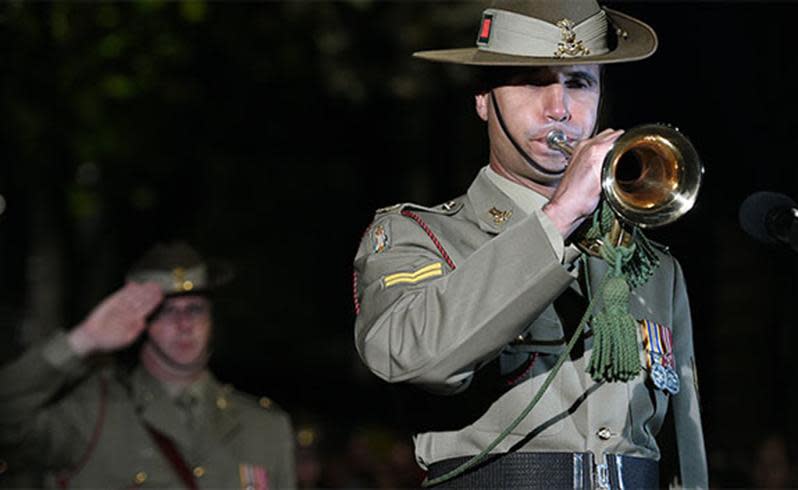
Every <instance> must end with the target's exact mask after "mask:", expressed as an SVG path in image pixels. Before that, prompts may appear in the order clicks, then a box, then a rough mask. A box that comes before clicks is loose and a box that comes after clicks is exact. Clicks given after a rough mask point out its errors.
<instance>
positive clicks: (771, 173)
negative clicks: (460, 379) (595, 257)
mask: <svg viewBox="0 0 798 490" xmlns="http://www.w3.org/2000/svg"><path fill="white" fill-rule="evenodd" d="M608 5H609V6H612V7H615V8H617V9H619V10H621V11H624V12H626V13H629V14H632V15H634V16H637V17H639V18H642V19H644V20H645V21H647V22H648V23H650V24H651V25H652V26H653V27H654V28H655V29H656V30H657V32H658V34H659V37H660V49H659V51H658V52H657V54H656V55H655V56H654V57H653V58H650V59H648V60H646V61H642V62H637V63H632V64H625V65H618V66H612V67H611V68H610V69H609V70H608V75H607V80H606V82H607V85H606V92H605V96H606V97H607V105H608V106H610V107H611V108H612V109H611V112H610V114H609V116H608V124H609V125H611V126H613V127H621V128H628V127H631V126H633V125H635V124H640V123H645V122H669V123H673V124H674V125H676V126H678V127H679V128H680V129H681V130H682V131H683V132H684V133H686V134H687V135H689V137H690V138H691V140H692V141H693V142H694V144H695V145H696V147H697V149H698V151H699V153H700V154H701V156H702V159H703V161H704V165H705V167H706V175H705V181H704V186H703V188H702V192H701V195H700V198H699V202H698V204H697V206H696V208H695V210H694V211H693V212H691V213H690V214H689V215H687V216H686V217H685V218H683V219H682V220H680V221H679V222H677V223H676V224H674V225H671V226H669V227H667V228H665V229H661V230H656V231H655V232H654V233H652V235H653V237H654V238H655V239H656V240H658V241H661V242H664V243H667V244H669V245H670V246H671V249H672V251H673V253H674V254H675V255H676V256H677V257H679V259H680V260H681V262H682V265H683V267H684V270H685V274H686V277H687V281H688V287H689V290H690V297H691V303H692V310H693V317H694V329H695V343H696V351H697V355H698V361H699V369H700V382H701V397H702V398H701V402H702V409H703V420H704V424H705V425H704V427H705V435H706V442H707V448H708V454H709V461H710V466H711V468H710V469H711V473H712V478H713V484H714V485H716V486H723V487H739V486H745V485H760V486H764V485H765V483H762V482H763V480H761V479H760V480H756V479H754V478H756V474H757V468H759V467H761V464H760V463H758V461H760V460H762V461H769V464H770V468H771V470H770V472H771V473H772V472H773V471H776V470H775V469H774V468H776V466H777V465H779V463H778V460H774V459H773V458H777V459H778V458H781V459H782V460H785V458H786V462H785V463H784V464H782V465H781V466H784V465H786V464H788V463H789V462H790V458H791V457H792V455H791V450H792V448H791V447H789V446H791V443H792V441H794V440H795V437H796V434H797V433H798V424H797V423H796V420H795V418H794V417H793V414H794V413H795V411H796V408H798V406H797V405H798V399H796V398H797V395H796V388H798V381H796V376H795V373H796V360H795V358H794V353H793V352H794V349H793V346H794V345H795V344H796V343H797V342H798V334H796V332H795V327H796V321H795V320H794V310H795V305H796V300H797V299H798V297H797V296H796V282H797V281H798V261H796V254H795V253H793V252H791V251H790V250H789V249H787V248H786V247H781V248H779V247H775V246H766V245H763V244H759V243H757V242H754V241H753V240H752V239H751V238H749V237H748V236H747V235H745V234H744V233H743V232H742V231H741V230H740V228H739V226H738V221H737V212H738V208H739V205H740V203H741V202H742V200H743V199H744V198H745V197H746V196H747V195H749V194H750V193H752V192H754V191H757V190H773V191H778V192H783V193H785V194H787V195H789V196H791V197H793V198H798V175H797V174H796V170H795V169H796V163H798V162H797V161H798V158H796V151H795V146H796V145H795V135H796V129H798V128H796V119H795V117H794V114H795V113H796V110H798V103H796V98H797V96H798V85H797V84H796V79H798V69H796V66H795V65H796V63H795V61H796V58H797V57H798V55H797V54H796V47H797V45H798V42H797V41H796V36H795V34H796V29H795V19H796V18H798V4H794V3H792V2H783V3H766V2H750V3H736V2H735V3H728V2H692V3H675V2H664V1H663V2H639V3H638V2H613V3H609V4H608ZM483 7H484V5H483V4H480V3H476V2H472V3H450V2H434V3H427V2H398V1H397V2H377V1H368V0H351V1H347V2H286V3H277V2H267V3H212V2H210V3H206V2H200V1H190V2H138V1H136V2H130V3H55V4H51V3H22V2H7V3H2V4H0V73H2V76H1V77H0V108H1V110H2V120H3V125H2V128H1V129H0V158H1V159H2V160H1V161H2V166H0V194H2V196H3V198H4V202H5V207H4V208H3V213H2V214H1V215H0V268H1V270H2V274H0V293H1V294H0V326H2V328H3V329H4V333H5V335H4V339H5V340H4V342H3V343H2V346H0V353H2V354H3V357H5V358H9V357H11V356H13V355H14V353H15V352H18V349H19V348H21V347H22V346H25V345H28V344H30V343H31V342H33V341H35V340H37V339H40V338H42V337H44V336H46V335H47V334H48V333H50V332H52V331H53V330H54V329H56V328H68V327H69V326H71V325H74V324H76V323H77V322H78V321H80V319H81V318H82V317H83V316H84V315H85V314H86V313H87V312H88V311H89V310H90V308H91V307H92V305H94V304H95V303H96V302H97V301H99V300H100V299H101V298H102V297H103V296H104V295H106V294H107V293H109V292H111V291H112V290H113V289H115V288H116V287H118V286H119V285H120V284H121V281H122V277H123V275H124V272H125V270H126V268H127V267H128V266H129V265H130V264H131V262H132V261H134V260H135V259H136V258H137V257H138V256H140V255H141V254H142V253H143V251H144V250H145V249H146V248H147V247H148V246H149V245H150V244H152V243H153V242H155V241H158V240H171V239H175V238H182V239H186V240H189V241H190V242H192V243H193V244H195V245H196V246H197V247H198V248H200V250H202V251H203V252H205V253H206V254H208V255H210V256H213V257H220V258H226V259H228V260H230V261H231V262H232V264H233V265H234V266H235V269H236V278H235V280H234V281H233V283H231V284H230V285H229V286H228V287H227V288H226V289H224V290H223V291H222V292H221V293H220V295H219V297H218V300H217V308H216V315H217V327H218V328H217V341H216V351H215V355H214V358H213V362H212V364H213V368H214V370H215V371H216V372H217V374H218V376H219V377H220V378H221V379H222V380H224V381H227V382H231V383H233V384H234V385H235V386H237V387H238V388H241V389H243V390H245V391H249V392H251V393H254V394H257V395H260V394H268V395H269V396H270V397H272V398H273V399H275V400H276V401H277V402H278V403H279V404H281V405H282V406H283V407H284V408H285V409H286V410H288V411H289V412H291V413H292V414H293V415H294V418H295V422H296V424H297V426H298V428H299V429H306V430H305V431H304V432H303V433H302V438H301V442H302V443H303V447H305V448H306V449H307V451H306V454H305V455H306V456H307V457H308V458H311V459H313V461H312V462H311V463H312V464H311V463H309V466H310V467H313V468H316V469H320V471H321V473H322V476H321V479H320V480H312V479H311V480H310V481H314V482H315V483H314V484H315V485H321V486H344V485H350V486H351V485H362V486H369V485H373V486H377V485H382V486H391V485H398V483H396V482H393V483H391V482H390V481H389V482H388V483H385V482H384V481H383V480H380V477H377V476H374V475H371V474H361V473H364V471H365V470H362V468H358V465H359V464H362V461H361V462H360V463H359V462H358V458H360V460H362V459H363V458H365V457H366V456H364V455H363V453H367V454H368V456H369V457H371V458H376V459H378V460H379V461H373V460H372V461H370V464H371V465H372V466H380V465H381V467H386V465H389V466H390V464H393V465H394V466H393V467H390V468H394V470H393V471H394V472H396V471H400V470H398V469H396V468H399V467H400V466H401V464H402V463H401V462H397V461H395V460H396V459H400V460H401V459H402V458H404V459H407V454H406V450H407V448H406V447H399V448H398V449H397V446H396V444H399V446H401V443H402V442H405V443H406V442H409V432H408V431H409V429H408V427H407V425H406V423H405V420H406V417H404V416H403V415H407V413H406V412H404V410H406V409H405V408H404V407H401V406H398V405H397V403H396V400H395V398H394V397H393V396H392V395H391V392H390V390H389V389H388V388H387V387H386V386H384V385H383V384H381V383H380V382H378V381H377V379H376V378H375V377H373V376H372V375H370V374H369V373H367V372H366V371H365V369H364V368H362V367H361V365H360V362H359V359H358V358H357V354H356V353H355V352H354V348H353V342H352V335H353V328H352V325H353V318H354V314H353V309H352V285H351V279H352V272H351V260H352V257H353V254H354V252H355V248H356V246H357V243H358V241H359V239H360V236H361V234H362V233H363V230H364V229H365V227H366V226H367V225H368V223H369V221H370V220H371V217H372V215H373V212H374V210H375V209H376V208H379V207H382V206H386V205H390V204H393V203H396V202H401V201H415V202H419V203H422V204H429V205H432V204H436V203H439V202H443V201H446V200H448V199H449V198H451V197H454V196H457V195H459V194H461V193H463V192H465V190H466V189H467V187H468V185H469V183H470V181H471V180H472V179H473V177H474V176H475V174H476V172H477V171H478V169H479V168H480V167H482V166H483V165H485V164H486V162H487V140H486V134H485V129H484V127H483V126H482V123H481V122H480V121H479V120H478V118H477V117H476V115H475V114H474V110H473V98H472V95H471V94H470V93H469V91H468V88H467V83H466V80H465V78H466V77H467V72H466V71H464V70H462V69H458V68H457V67H447V66H443V65H435V64H429V63H425V62H422V61H418V60H413V59H412V58H411V57H410V54H411V53H412V52H413V51H416V50H419V49H433V48H446V47H460V46H470V45H473V42H474V37H475V33H476V25H477V22H478V19H479V13H480V11H481V10H482V8H483ZM396 441H399V442H398V443H397V442H396ZM765 441H769V442H768V443H767V445H765V446H762V444H763V442H765ZM774 441H775V442H774ZM779 441H782V442H779ZM784 441H786V443H787V444H786V446H787V451H786V452H785V451H784V450H782V449H781V448H782V447H783V445H782V443H783V442H784ZM762 447H765V448H767V449H762ZM402 451H405V452H402ZM308 455H311V456H308ZM314 458H315V459H314ZM392 458H393V459H392ZM774 461H775V462H774ZM411 463H412V462H411ZM313 464H315V465H316V466H313ZM386 471H388V472H390V469H389V470H386ZM402 471H407V470H402ZM788 476H789V475H788ZM783 481H784V482H787V481H789V482H791V483H789V484H791V485H792V484H794V483H792V482H793V481H794V480H792V481H791V480H783ZM353 482H354V483H353ZM783 484H786V483H783Z"/></svg>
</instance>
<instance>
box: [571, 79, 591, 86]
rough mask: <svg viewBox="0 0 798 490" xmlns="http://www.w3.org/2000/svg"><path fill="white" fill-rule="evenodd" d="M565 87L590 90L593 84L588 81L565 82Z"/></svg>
mask: <svg viewBox="0 0 798 490" xmlns="http://www.w3.org/2000/svg"><path fill="white" fill-rule="evenodd" d="M565 86H566V87H568V88H590V87H591V84H590V83H589V82H587V81H586V80H568V81H567V82H565Z"/></svg>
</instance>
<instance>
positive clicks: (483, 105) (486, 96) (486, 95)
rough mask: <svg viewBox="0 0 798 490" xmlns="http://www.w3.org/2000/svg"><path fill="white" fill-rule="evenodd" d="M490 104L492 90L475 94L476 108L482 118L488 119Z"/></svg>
mask: <svg viewBox="0 0 798 490" xmlns="http://www.w3.org/2000/svg"><path fill="white" fill-rule="evenodd" d="M488 104H490V92H482V93H481V94H477V95H475V96H474V108H475V109H476V111H477V115H478V116H479V118H480V119H482V120H483V121H485V122H487V121H488Z"/></svg>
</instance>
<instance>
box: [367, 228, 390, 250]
mask: <svg viewBox="0 0 798 490" xmlns="http://www.w3.org/2000/svg"><path fill="white" fill-rule="evenodd" d="M371 238H372V244H373V250H374V253H375V254H378V253H380V252H383V251H385V249H386V248H387V247H388V233H387V232H386V231H385V227H384V226H382V225H377V226H375V227H374V231H372V232H371Z"/></svg>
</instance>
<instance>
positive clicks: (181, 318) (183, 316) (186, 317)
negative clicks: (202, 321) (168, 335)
mask: <svg viewBox="0 0 798 490" xmlns="http://www.w3.org/2000/svg"><path fill="white" fill-rule="evenodd" d="M175 323H176V324H177V330H178V331H180V332H190V331H191V329H192V328H193V327H194V322H193V320H192V318H191V315H190V314H189V313H188V312H187V311H182V310H181V311H180V312H179V314H178V315H177V318H176V321H175Z"/></svg>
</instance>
